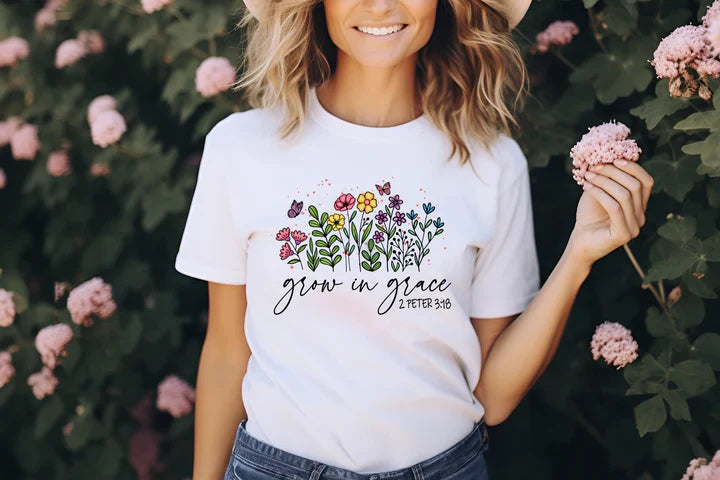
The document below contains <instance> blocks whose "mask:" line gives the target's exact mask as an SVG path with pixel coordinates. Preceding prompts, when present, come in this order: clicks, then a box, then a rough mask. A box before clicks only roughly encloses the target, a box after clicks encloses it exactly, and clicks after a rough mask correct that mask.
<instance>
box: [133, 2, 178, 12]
mask: <svg viewBox="0 0 720 480" xmlns="http://www.w3.org/2000/svg"><path fill="white" fill-rule="evenodd" d="M140 2H141V3H142V8H143V10H145V13H153V12H156V11H158V10H162V9H163V8H165V7H166V6H168V5H170V4H171V3H172V0H140Z"/></svg>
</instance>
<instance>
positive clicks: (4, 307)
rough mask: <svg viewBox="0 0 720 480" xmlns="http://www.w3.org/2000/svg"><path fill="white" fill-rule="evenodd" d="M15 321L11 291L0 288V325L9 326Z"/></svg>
mask: <svg viewBox="0 0 720 480" xmlns="http://www.w3.org/2000/svg"><path fill="white" fill-rule="evenodd" d="M14 321H15V302H14V301H13V292H10V291H8V290H5V289H4V288H0V327H9V326H10V325H12V324H13V322H14Z"/></svg>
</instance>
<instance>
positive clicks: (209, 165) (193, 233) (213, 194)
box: [175, 126, 247, 285]
mask: <svg viewBox="0 0 720 480" xmlns="http://www.w3.org/2000/svg"><path fill="white" fill-rule="evenodd" d="M218 130H219V129H218V127H217V126H216V127H214V128H213V129H212V130H211V131H210V133H208V134H207V136H206V137H205V146H204V148H203V153H202V158H201V160H200V168H199V171H198V177H197V183H196V185H195V191H194V193H193V197H192V201H191V203H190V210H189V212H188V216H187V220H186V222H185V229H184V231H183V234H182V238H181V240H180V247H179V249H178V253H177V256H176V258H175V269H176V270H177V271H178V272H180V273H182V274H185V275H188V276H190V277H194V278H198V279H201V280H207V281H212V282H217V283H226V284H231V285H244V284H245V280H246V263H247V236H246V235H244V234H243V233H242V230H241V229H240V228H239V226H238V224H237V222H236V221H235V220H236V219H235V218H233V213H232V204H231V198H230V195H229V189H228V186H229V182H228V179H227V178H228V172H227V168H226V167H225V162H226V161H227V153H226V152H227V150H226V149H224V148H223V144H224V141H223V137H222V131H218Z"/></svg>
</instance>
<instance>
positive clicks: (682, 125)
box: [673, 109, 720, 132]
mask: <svg viewBox="0 0 720 480" xmlns="http://www.w3.org/2000/svg"><path fill="white" fill-rule="evenodd" d="M673 128H674V129H675V130H710V131H713V132H715V131H718V130H720V111H718V110H714V109H713V110H705V111H704V112H695V113H692V114H690V115H689V116H688V117H686V118H685V119H683V120H680V121H679V122H677V123H676V124H675V126H674V127H673Z"/></svg>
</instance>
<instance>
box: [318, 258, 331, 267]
mask: <svg viewBox="0 0 720 480" xmlns="http://www.w3.org/2000/svg"><path fill="white" fill-rule="evenodd" d="M320 263H322V264H323V265H328V266H332V262H330V260H329V259H328V258H326V257H320Z"/></svg>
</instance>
